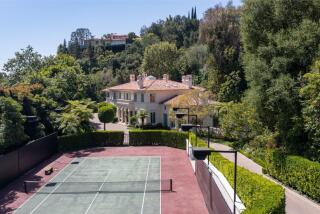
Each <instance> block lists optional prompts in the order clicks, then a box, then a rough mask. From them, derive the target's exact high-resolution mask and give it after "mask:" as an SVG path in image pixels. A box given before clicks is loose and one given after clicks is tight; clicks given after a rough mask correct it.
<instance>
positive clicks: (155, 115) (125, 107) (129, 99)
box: [103, 74, 201, 126]
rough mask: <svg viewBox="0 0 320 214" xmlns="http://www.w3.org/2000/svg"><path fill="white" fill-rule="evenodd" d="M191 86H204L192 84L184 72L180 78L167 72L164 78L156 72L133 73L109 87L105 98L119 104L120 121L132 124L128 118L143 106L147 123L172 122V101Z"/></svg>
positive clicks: (192, 88)
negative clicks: (180, 79)
mask: <svg viewBox="0 0 320 214" xmlns="http://www.w3.org/2000/svg"><path fill="white" fill-rule="evenodd" d="M192 90H201V88H199V87H196V86H193V84H192V76H191V75H186V76H182V81H181V82H176V81H172V80H170V79H169V75H167V74H164V75H163V78H162V79H156V78H155V77H153V76H147V75H145V74H144V75H138V76H137V79H136V77H135V75H134V74H131V75H130V82H128V83H125V84H121V85H117V86H114V87H110V88H106V89H104V90H103V91H104V92H105V93H106V102H108V103H112V104H113V105H115V106H116V107H117V117H118V120H119V122H123V123H126V124H129V118H130V117H131V116H134V115H136V114H137V112H138V111H139V110H141V109H143V110H145V111H146V112H147V113H148V117H147V118H146V119H145V124H151V125H155V124H160V123H161V124H162V125H163V126H168V125H169V119H168V118H169V117H168V114H169V108H170V101H171V100H172V99H176V98H177V97H178V96H179V95H183V94H186V93H188V92H190V91H192Z"/></svg>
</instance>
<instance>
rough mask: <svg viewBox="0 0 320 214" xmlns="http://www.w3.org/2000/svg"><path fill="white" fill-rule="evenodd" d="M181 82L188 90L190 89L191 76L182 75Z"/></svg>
mask: <svg viewBox="0 0 320 214" xmlns="http://www.w3.org/2000/svg"><path fill="white" fill-rule="evenodd" d="M181 82H182V84H185V85H186V86H188V88H189V89H190V88H192V75H183V76H182V80H181Z"/></svg>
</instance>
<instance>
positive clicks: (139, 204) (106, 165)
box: [15, 156, 172, 214]
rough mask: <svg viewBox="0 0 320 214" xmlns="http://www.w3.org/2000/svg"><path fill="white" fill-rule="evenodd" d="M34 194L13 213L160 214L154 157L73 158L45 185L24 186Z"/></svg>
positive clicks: (161, 185) (162, 184)
mask: <svg viewBox="0 0 320 214" xmlns="http://www.w3.org/2000/svg"><path fill="white" fill-rule="evenodd" d="M25 190H26V191H27V192H29V193H31V192H35V194H33V195H32V197H30V198H29V199H28V200H27V201H26V202H25V203H24V204H22V206H20V207H19V208H18V209H17V210H16V211H15V213H17V214H18V213H40V214H41V213H96V214H99V213H115V214H117V213H121V214H122V213H140V214H142V213H161V191H170V190H172V180H170V179H168V180H161V159H160V157H157V156H125V157H124V156H121V157H120V156H117V157H110V156H109V157H79V158H74V159H73V160H72V161H71V162H70V163H69V164H68V165H67V166H65V167H64V168H63V169H62V170H60V171H59V172H58V173H57V174H56V176H54V177H53V178H52V179H51V180H50V181H49V182H47V183H43V184H41V182H37V181H28V182H26V183H25Z"/></svg>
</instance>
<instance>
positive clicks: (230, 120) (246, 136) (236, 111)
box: [220, 102, 262, 146]
mask: <svg viewBox="0 0 320 214" xmlns="http://www.w3.org/2000/svg"><path fill="white" fill-rule="evenodd" d="M220 117H221V120H220V122H221V130H222V134H223V135H224V136H225V137H227V138H229V139H235V140H237V141H239V143H240V144H242V145H243V144H245V143H246V142H248V141H249V140H252V139H253V138H254V137H255V136H257V135H258V134H260V133H261V132H262V126H261V124H260V123H259V122H258V115H257V113H256V112H255V110H254V109H252V108H251V107H250V106H249V105H248V104H246V103H232V102H231V103H228V104H226V105H225V106H224V107H223V108H222V109H221V114H220ZM240 146H241V145H240Z"/></svg>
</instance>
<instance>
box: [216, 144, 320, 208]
mask: <svg viewBox="0 0 320 214" xmlns="http://www.w3.org/2000/svg"><path fill="white" fill-rule="evenodd" d="M210 146H211V147H213V148H214V149H216V150H230V149H231V148H230V147H229V146H226V145H223V144H219V143H211V145H210ZM221 155H222V156H223V157H225V158H226V159H228V160H230V161H232V162H233V161H234V157H233V154H231V153H221ZM237 164H238V166H241V167H243V168H246V169H248V170H249V171H251V172H254V173H257V174H259V175H263V177H265V178H267V179H269V180H271V181H273V182H276V183H278V184H280V185H281V186H283V188H284V189H285V194H286V213H288V214H301V213H308V214H319V213H320V205H319V204H317V203H315V202H313V201H312V200H310V199H308V198H307V197H305V196H303V195H300V194H299V193H298V192H296V191H295V190H292V189H291V188H288V187H286V186H284V185H282V184H281V183H279V182H277V181H275V180H274V179H272V178H271V177H269V176H266V175H264V174H263V173H262V167H261V166H260V165H258V164H257V163H255V162H253V161H252V160H251V159H249V158H247V157H246V156H244V155H243V154H241V153H238V160H237Z"/></svg>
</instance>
